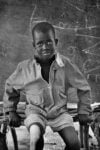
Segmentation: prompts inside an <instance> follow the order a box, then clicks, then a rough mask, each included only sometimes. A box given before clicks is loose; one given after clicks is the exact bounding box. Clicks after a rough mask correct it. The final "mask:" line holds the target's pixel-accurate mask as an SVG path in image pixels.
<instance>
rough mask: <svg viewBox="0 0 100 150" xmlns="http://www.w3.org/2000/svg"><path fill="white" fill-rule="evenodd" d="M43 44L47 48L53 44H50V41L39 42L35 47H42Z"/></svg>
mask: <svg viewBox="0 0 100 150" xmlns="http://www.w3.org/2000/svg"><path fill="white" fill-rule="evenodd" d="M44 44H45V45H47V46H49V45H52V44H53V43H52V41H46V42H39V43H37V44H36V46H37V47H42V46H43V45H44Z"/></svg>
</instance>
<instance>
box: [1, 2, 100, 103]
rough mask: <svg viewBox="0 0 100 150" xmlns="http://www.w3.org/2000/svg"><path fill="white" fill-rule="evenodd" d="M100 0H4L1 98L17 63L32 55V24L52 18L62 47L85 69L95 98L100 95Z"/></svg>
mask: <svg viewBox="0 0 100 150" xmlns="http://www.w3.org/2000/svg"><path fill="white" fill-rule="evenodd" d="M99 18H100V0H62V1H61V0H28V1H27V0H1V1H0V87H1V88H0V99H1V100H2V95H3V91H4V83H5V80H6V78H7V77H8V76H9V75H10V74H11V73H12V72H13V70H14V69H15V67H16V65H17V63H18V62H19V61H21V60H23V59H27V58H29V57H30V56H32V50H33V48H32V44H31V42H32V39H31V34H30V27H31V26H33V25H34V24H35V23H36V22H38V21H41V20H48V21H49V22H52V23H53V25H54V26H55V28H56V32H57V35H58V37H59V51H60V52H61V53H63V54H64V55H67V56H68V57H69V58H70V59H71V60H72V61H73V62H75V63H76V64H77V65H78V66H79V68H80V69H81V70H82V71H83V72H84V73H85V75H86V77H87V79H88V80H89V83H90V85H91V87H92V94H93V99H94V100H95V101H99V97H100V94H99V93H100V21H99V20H100V19H99Z"/></svg>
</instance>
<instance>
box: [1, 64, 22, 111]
mask: <svg viewBox="0 0 100 150" xmlns="http://www.w3.org/2000/svg"><path fill="white" fill-rule="evenodd" d="M22 86H23V75H22V68H21V67H20V65H18V66H17V69H16V70H15V71H14V73H13V74H12V75H11V76H10V77H9V78H8V79H7V80H6V84H5V91H4V97H3V108H4V113H6V112H11V111H16V109H17V104H18V102H19V99H20V89H21V88H22Z"/></svg>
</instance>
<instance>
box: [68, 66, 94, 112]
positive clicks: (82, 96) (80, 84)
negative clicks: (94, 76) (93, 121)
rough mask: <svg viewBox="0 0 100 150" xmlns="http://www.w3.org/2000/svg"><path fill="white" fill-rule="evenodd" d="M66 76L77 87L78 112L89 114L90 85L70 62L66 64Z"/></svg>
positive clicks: (90, 101)
mask: <svg viewBox="0 0 100 150" xmlns="http://www.w3.org/2000/svg"><path fill="white" fill-rule="evenodd" d="M66 75H67V78H68V80H69V83H70V85H71V86H72V87H74V88H76V89H77V95H78V98H79V103H78V114H87V115H89V114H90V113H91V112H92V110H91V103H92V98H91V89H90V86H89V84H88V82H87V80H86V79H85V77H84V76H83V74H82V73H81V72H80V70H79V69H78V67H77V66H76V65H74V64H72V63H69V64H68V66H67V73H66Z"/></svg>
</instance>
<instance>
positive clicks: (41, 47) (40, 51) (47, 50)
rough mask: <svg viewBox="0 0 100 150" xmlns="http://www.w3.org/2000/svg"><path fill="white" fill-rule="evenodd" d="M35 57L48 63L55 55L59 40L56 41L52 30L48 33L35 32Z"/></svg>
mask: <svg viewBox="0 0 100 150" xmlns="http://www.w3.org/2000/svg"><path fill="white" fill-rule="evenodd" d="M33 40H34V42H33V46H34V47H35V56H37V57H38V58H40V59H41V60H43V61H46V60H48V59H50V58H52V56H53V55H54V54H55V49H56V45H57V39H55V37H54V34H53V32H52V31H51V30H50V31H48V32H46V33H43V32H41V31H35V32H34V39H33Z"/></svg>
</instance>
